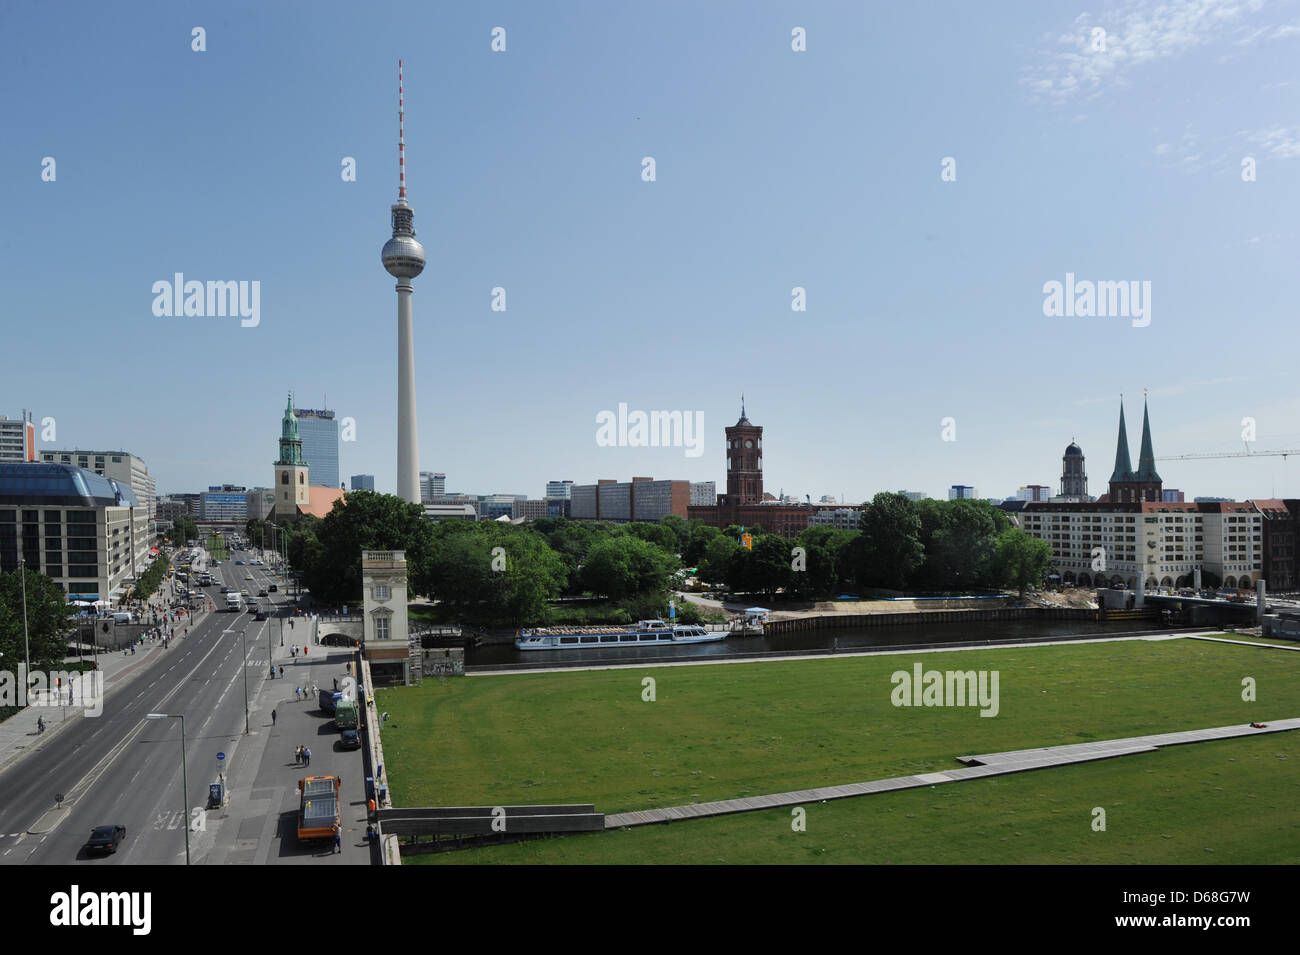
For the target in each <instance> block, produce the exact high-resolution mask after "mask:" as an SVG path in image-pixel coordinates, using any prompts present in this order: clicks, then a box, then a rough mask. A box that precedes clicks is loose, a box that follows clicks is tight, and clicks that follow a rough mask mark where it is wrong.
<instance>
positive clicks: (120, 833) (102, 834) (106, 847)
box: [82, 826, 126, 854]
mask: <svg viewBox="0 0 1300 955" xmlns="http://www.w3.org/2000/svg"><path fill="white" fill-rule="evenodd" d="M124 838H126V826H96V827H95V828H94V829H92V830H91V831H90V838H89V839H87V840H86V844H85V845H84V846H83V847H82V848H84V849H85V850H86V852H88V853H95V852H103V853H109V854H111V853H114V852H116V851H117V847H118V846H120V845H121V844H122V840H123V839H124Z"/></svg>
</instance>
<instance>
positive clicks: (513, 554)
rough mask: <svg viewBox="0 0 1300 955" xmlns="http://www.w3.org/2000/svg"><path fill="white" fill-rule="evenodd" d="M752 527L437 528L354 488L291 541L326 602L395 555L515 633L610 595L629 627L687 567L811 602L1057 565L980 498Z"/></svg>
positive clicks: (477, 619)
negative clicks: (787, 529)
mask: <svg viewBox="0 0 1300 955" xmlns="http://www.w3.org/2000/svg"><path fill="white" fill-rule="evenodd" d="M749 530H750V531H751V533H752V534H753V536H752V548H746V547H742V546H741V544H740V543H739V541H740V538H741V533H742V531H741V528H739V527H729V528H726V529H719V528H715V527H708V526H705V525H704V524H702V523H700V522H699V521H689V522H688V521H686V520H683V519H682V518H680V517H667V518H664V519H663V520H662V521H660V522H659V523H656V524H649V523H631V524H620V525H615V524H608V523H603V522H595V521H570V520H565V519H563V518H544V519H541V520H538V521H535V522H533V523H531V524H527V525H520V526H516V525H510V524H504V523H499V522H495V521H479V522H471V521H442V522H439V523H436V524H432V523H430V522H429V521H427V520H426V519H425V517H424V512H423V509H422V508H421V507H420V506H419V505H417V504H411V503H408V502H406V501H403V500H401V499H399V498H397V497H394V496H392V495H386V494H376V493H374V492H372V491H353V492H352V493H350V494H349V495H348V497H347V502H346V504H344V503H343V502H339V503H337V504H335V506H334V508H333V509H332V510H331V511H330V513H329V514H328V515H326V517H324V518H323V519H321V518H315V517H310V516H308V517H304V518H302V519H300V520H299V522H298V523H297V524H296V525H295V526H293V527H292V528H290V529H288V530H287V532H286V533H287V537H286V544H287V550H288V556H289V561H290V563H291V565H292V566H293V567H294V568H295V569H296V570H297V571H298V572H300V573H301V574H302V575H303V583H304V584H305V585H306V586H307V588H308V589H309V590H310V591H311V592H312V594H313V595H314V596H315V597H316V599H317V600H319V601H322V602H323V603H326V604H335V603H355V602H357V601H358V600H359V599H360V597H361V562H360V552H361V551H362V550H402V551H405V553H406V561H407V568H408V573H409V580H410V589H411V593H412V594H413V595H423V596H428V597H432V598H435V599H436V600H438V602H439V604H440V606H441V607H442V609H443V610H444V612H445V613H446V615H448V616H449V617H450V618H452V619H457V620H461V621H464V622H467V623H478V624H509V625H521V624H542V623H545V622H547V621H548V620H549V619H551V614H552V606H553V604H552V602H553V601H555V600H556V599H557V598H561V597H571V598H576V597H589V598H594V599H600V600H603V601H607V602H609V603H610V604H613V605H617V606H618V607H620V608H622V609H623V610H624V611H625V612H626V615H627V616H628V617H629V618H631V619H636V618H638V617H646V616H663V615H664V614H665V613H666V612H667V601H668V599H669V594H670V591H671V590H672V589H673V587H674V584H675V577H676V576H677V575H678V573H679V571H680V570H681V569H682V568H683V567H686V568H696V570H697V573H698V575H699V577H700V579H702V580H704V581H706V582H708V583H714V584H720V585H723V586H725V587H727V588H728V589H730V590H733V591H738V592H745V593H765V594H777V593H778V592H784V593H786V594H788V595H790V596H793V597H799V598H804V599H817V598H823V597H829V596H834V595H836V594H838V593H841V592H844V591H845V590H855V591H861V590H866V589H890V590H899V591H904V590H908V591H913V592H951V591H958V590H960V591H970V590H977V589H992V588H998V587H1004V586H1015V587H1018V588H1020V589H1022V590H1023V589H1025V588H1027V587H1032V586H1037V585H1038V584H1039V583H1040V582H1041V581H1042V576H1043V573H1044V572H1045V568H1046V566H1047V564H1048V561H1049V560H1050V557H1051V551H1050V549H1049V548H1048V546H1047V545H1046V544H1045V543H1044V542H1042V541H1039V540H1037V539H1035V538H1032V537H1030V536H1028V535H1026V534H1024V533H1022V532H1021V531H1019V530H1018V529H1015V528H1012V527H1011V526H1010V523H1009V521H1008V520H1007V517H1006V515H1005V514H1003V513H1002V512H1001V511H998V510H996V509H994V508H993V507H991V506H990V505H989V504H988V503H987V502H984V501H950V502H949V501H912V500H909V499H908V498H906V497H904V496H902V495H898V494H878V495H876V497H875V498H874V499H873V500H872V501H871V502H870V503H869V504H867V505H866V506H865V507H864V509H863V514H862V519H861V529H860V530H856V531H848V530H835V529H832V528H822V527H815V528H808V529H807V530H805V531H804V532H803V533H802V534H800V535H799V537H797V538H795V539H793V540H788V539H785V538H782V537H778V536H776V535H772V534H764V533H762V532H761V530H760V531H758V532H757V533H754V531H755V530H756V529H755V528H750V529H749ZM691 613H692V611H691V610H689V609H688V610H687V616H686V617H685V619H688V620H689V619H692V616H691Z"/></svg>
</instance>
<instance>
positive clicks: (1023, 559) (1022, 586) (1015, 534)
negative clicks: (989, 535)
mask: <svg viewBox="0 0 1300 955" xmlns="http://www.w3.org/2000/svg"><path fill="white" fill-rule="evenodd" d="M1051 561H1052V547H1051V545H1050V544H1048V543H1047V541H1045V540H1040V539H1039V538H1037V537H1034V536H1033V535H1031V534H1026V533H1025V532H1024V531H1022V530H1020V528H1018V527H1008V528H1007V529H1006V530H1004V531H1003V532H1002V533H1001V534H1000V535H998V546H997V553H996V556H995V558H994V566H995V568H996V573H997V577H998V582H999V583H1002V584H1005V585H1009V586H1012V587H1016V588H1018V589H1019V590H1020V596H1022V597H1023V596H1024V595H1025V591H1026V590H1028V589H1029V588H1030V587H1039V586H1042V583H1043V574H1045V573H1047V566H1048V564H1050V563H1051Z"/></svg>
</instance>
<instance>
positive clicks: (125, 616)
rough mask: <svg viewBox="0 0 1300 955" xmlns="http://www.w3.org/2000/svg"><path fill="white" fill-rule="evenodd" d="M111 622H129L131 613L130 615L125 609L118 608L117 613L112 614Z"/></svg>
mask: <svg viewBox="0 0 1300 955" xmlns="http://www.w3.org/2000/svg"><path fill="white" fill-rule="evenodd" d="M113 622H114V623H130V622H131V615H130V614H129V613H127V612H126V611H125V610H119V611H118V612H117V613H115V614H113Z"/></svg>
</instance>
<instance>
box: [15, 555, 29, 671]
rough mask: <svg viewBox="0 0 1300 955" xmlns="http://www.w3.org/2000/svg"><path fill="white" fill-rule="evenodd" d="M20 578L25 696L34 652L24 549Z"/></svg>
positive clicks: (19, 558)
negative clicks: (29, 639)
mask: <svg viewBox="0 0 1300 955" xmlns="http://www.w3.org/2000/svg"><path fill="white" fill-rule="evenodd" d="M18 579H19V580H20V581H21V582H22V588H23V659H24V660H25V661H26V664H27V675H26V676H25V677H23V682H24V685H23V696H24V697H25V696H26V695H27V685H26V681H28V680H30V679H31V678H32V652H31V649H30V647H29V646H28V642H27V562H26V561H25V560H24V559H23V555H22V551H19V552H18Z"/></svg>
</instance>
